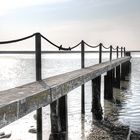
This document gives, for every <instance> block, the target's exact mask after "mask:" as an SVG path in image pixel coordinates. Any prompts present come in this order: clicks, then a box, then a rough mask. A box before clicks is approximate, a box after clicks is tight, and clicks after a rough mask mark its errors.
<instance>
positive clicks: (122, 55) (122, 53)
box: [121, 47, 123, 57]
mask: <svg viewBox="0 0 140 140" xmlns="http://www.w3.org/2000/svg"><path fill="white" fill-rule="evenodd" d="M121 57H123V47H121Z"/></svg>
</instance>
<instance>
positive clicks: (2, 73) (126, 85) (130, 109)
mask: <svg viewBox="0 0 140 140" xmlns="http://www.w3.org/2000/svg"><path fill="white" fill-rule="evenodd" d="M47 55H49V54H47ZM71 55H72V54H67V57H65V56H63V59H61V58H59V57H57V58H56V57H55V55H54V56H53V57H52V56H51V57H49V56H46V55H44V56H43V78H45V77H49V76H52V75H56V74H60V73H63V72H67V71H71V70H75V69H78V68H80V55H77V54H73V55H74V57H73V56H71ZM64 58H65V60H64ZM69 58H71V59H69ZM97 61H98V60H97V59H95V58H92V55H91V56H90V57H89V58H88V57H87V60H86V66H89V65H93V64H95V63H96V62H97ZM138 63H139V58H134V59H132V74H131V76H130V81H124V82H121V86H122V88H121V90H118V89H114V101H107V100H104V99H103V97H104V95H103V89H104V84H103V77H102V89H101V91H102V94H101V104H102V107H103V112H104V116H107V115H109V114H114V116H115V119H116V120H119V121H120V122H122V123H124V124H126V125H128V124H129V125H130V127H131V129H132V130H137V131H140V119H139V118H140V102H139V100H140V96H139V95H140V87H139V85H140V74H139V73H140V65H138ZM0 65H1V69H0V90H5V89H8V88H12V87H15V86H19V85H22V84H25V83H28V82H32V81H35V69H34V68H35V62H34V56H33V55H26V57H25V55H23V56H22V55H21V56H15V55H11V56H8V57H7V56H4V55H3V56H0ZM80 89H81V88H80V87H79V88H77V89H75V90H73V91H72V92H70V93H69V94H68V119H69V124H68V134H67V133H61V134H59V135H58V134H55V135H52V134H50V113H49V112H50V110H49V106H47V107H44V108H43V118H44V119H43V134H44V135H43V138H44V139H50V140H51V139H53V138H56V139H57V138H58V139H59V138H61V139H62V140H63V139H64V138H65V139H68V140H80V139H81V140H84V139H86V137H87V136H88V135H89V133H90V130H91V129H92V127H93V126H92V113H91V102H92V101H91V97H92V95H91V82H88V83H86V89H85V90H86V93H85V98H86V99H85V105H86V106H85V109H86V111H85V115H84V116H81V113H80V112H81V91H80ZM34 114H35V111H34V112H32V113H31V114H29V115H27V116H25V117H23V118H22V119H20V120H18V121H16V122H14V123H12V124H11V125H9V126H7V127H5V128H3V129H1V132H2V131H5V133H12V136H11V137H10V138H9V140H31V139H32V140H33V139H34V140H35V139H36V135H35V134H31V133H29V132H28V130H29V129H30V128H32V127H33V128H35V127H36V121H35V120H34V119H33V115H34ZM19 126H20V127H19Z"/></svg>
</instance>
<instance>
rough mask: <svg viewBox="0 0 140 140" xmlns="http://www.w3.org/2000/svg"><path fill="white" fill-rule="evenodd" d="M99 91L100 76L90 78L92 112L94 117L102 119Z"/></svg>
mask: <svg viewBox="0 0 140 140" xmlns="http://www.w3.org/2000/svg"><path fill="white" fill-rule="evenodd" d="M100 91H101V76H99V77H96V78H95V79H93V80H92V110H91V111H92V113H93V116H94V118H95V119H97V120H101V119H102V114H103V112H102V107H101V103H100Z"/></svg>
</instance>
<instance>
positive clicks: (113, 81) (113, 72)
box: [112, 68, 116, 87]
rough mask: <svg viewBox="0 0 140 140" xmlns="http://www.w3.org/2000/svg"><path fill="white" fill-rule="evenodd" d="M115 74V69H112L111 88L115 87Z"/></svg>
mask: <svg viewBox="0 0 140 140" xmlns="http://www.w3.org/2000/svg"><path fill="white" fill-rule="evenodd" d="M115 72H116V69H115V68H113V69H112V84H113V87H114V86H115V77H116V74H115Z"/></svg>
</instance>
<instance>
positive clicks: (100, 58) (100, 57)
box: [99, 43, 102, 63]
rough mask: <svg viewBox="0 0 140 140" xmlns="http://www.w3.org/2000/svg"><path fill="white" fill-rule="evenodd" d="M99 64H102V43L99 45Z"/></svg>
mask: <svg viewBox="0 0 140 140" xmlns="http://www.w3.org/2000/svg"><path fill="white" fill-rule="evenodd" d="M99 63H102V43H100V44H99Z"/></svg>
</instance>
